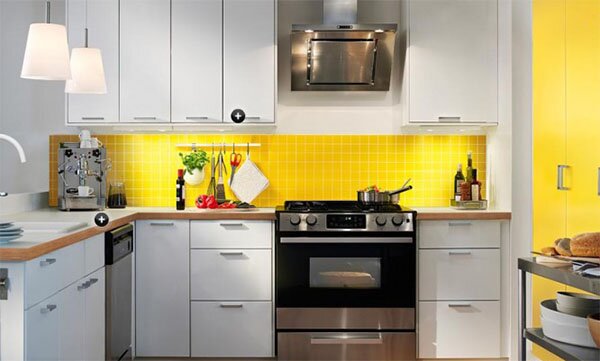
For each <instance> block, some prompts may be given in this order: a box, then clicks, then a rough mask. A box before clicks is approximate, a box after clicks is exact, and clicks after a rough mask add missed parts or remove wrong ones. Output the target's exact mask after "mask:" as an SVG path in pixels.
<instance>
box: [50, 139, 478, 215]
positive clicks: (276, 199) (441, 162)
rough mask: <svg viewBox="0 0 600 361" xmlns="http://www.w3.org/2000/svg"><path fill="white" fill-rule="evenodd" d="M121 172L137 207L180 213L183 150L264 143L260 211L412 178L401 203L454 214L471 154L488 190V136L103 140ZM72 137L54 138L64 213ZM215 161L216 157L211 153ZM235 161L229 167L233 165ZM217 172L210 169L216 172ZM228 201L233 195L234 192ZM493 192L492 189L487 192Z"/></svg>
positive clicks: (53, 186)
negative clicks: (67, 146)
mask: <svg viewBox="0 0 600 361" xmlns="http://www.w3.org/2000/svg"><path fill="white" fill-rule="evenodd" d="M98 137H99V138H100V140H101V141H102V142H103V143H104V144H105V146H106V148H107V152H108V156H109V157H110V158H111V159H112V162H113V169H112V170H111V171H110V172H109V176H108V178H109V182H110V181H112V180H120V181H123V182H124V183H125V187H126V191H127V200H128V202H129V205H131V206H160V207H174V206H175V197H174V196H175V187H174V185H175V178H176V176H177V169H178V168H183V167H182V165H181V162H180V159H179V156H178V154H179V152H187V151H190V150H189V149H179V148H177V147H176V144H178V143H213V142H214V143H215V144H217V143H221V142H225V143H232V142H235V143H238V144H239V146H238V148H237V150H238V151H241V152H242V153H244V159H245V147H244V146H243V144H245V143H247V142H250V143H261V144H262V146H261V147H260V148H252V149H251V158H252V160H253V161H254V162H255V163H257V164H258V166H259V167H260V169H261V170H262V171H263V172H264V173H265V175H266V176H267V178H268V179H269V181H270V184H271V185H270V187H269V188H268V189H267V190H266V191H265V192H263V193H262V194H261V195H260V196H259V197H258V198H257V199H256V200H255V201H254V202H253V203H254V204H256V205H257V206H276V205H280V204H283V202H284V201H285V200H292V199H355V197H356V190H357V189H359V188H364V187H366V186H369V185H372V184H377V185H379V186H380V187H383V188H385V189H394V188H398V187H400V186H401V185H402V183H404V181H405V180H406V179H407V178H409V177H411V178H412V179H413V180H412V185H413V186H414V189H413V190H412V191H410V192H407V193H404V194H403V195H402V196H401V203H402V204H403V205H406V206H412V207H415V206H448V205H449V200H450V199H451V198H452V197H453V190H452V182H453V179H454V174H455V173H456V166H457V164H458V163H463V164H464V165H465V167H466V157H467V151H469V150H472V151H473V161H474V162H473V166H474V167H475V168H477V169H479V170H480V171H479V173H478V174H479V179H480V181H481V182H482V183H483V184H484V185H485V167H486V163H485V162H486V146H485V145H486V138H485V136H413V135H385V136H381V135H373V136H371V135H368V136H367V135H196V134H159V135H154V134H153V135H145V134H129V135H100V136H98ZM76 140H77V138H76V137H75V136H71V135H53V136H50V204H51V205H56V191H57V174H56V171H55V170H56V162H57V159H56V150H57V149H58V145H59V143H60V142H65V141H76ZM204 150H205V151H207V152H209V153H210V149H204ZM228 160H229V158H228V155H227V157H226V161H228ZM209 168H210V167H209ZM209 168H207V169H206V171H207V175H206V179H205V181H204V182H203V183H202V184H201V185H199V186H188V188H187V199H186V201H187V205H188V206H193V205H194V199H195V197H197V196H198V195H199V194H203V193H206V189H207V187H208V182H209V173H210V171H209ZM226 190H227V194H228V196H229V197H232V193H231V192H229V189H228V188H227V185H226ZM482 192H485V189H483V190H482Z"/></svg>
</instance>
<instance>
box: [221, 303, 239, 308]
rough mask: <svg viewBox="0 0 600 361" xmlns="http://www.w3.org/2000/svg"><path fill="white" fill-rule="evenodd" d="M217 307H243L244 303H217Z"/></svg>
mask: <svg viewBox="0 0 600 361" xmlns="http://www.w3.org/2000/svg"><path fill="white" fill-rule="evenodd" d="M219 307H221V308H242V307H244V305H243V304H241V303H221V304H219Z"/></svg>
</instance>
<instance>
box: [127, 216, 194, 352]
mask: <svg viewBox="0 0 600 361" xmlns="http://www.w3.org/2000/svg"><path fill="white" fill-rule="evenodd" d="M189 227H190V223H189V221H138V222H136V256H135V259H136V263H135V274H136V287H135V289H136V295H135V300H136V317H135V320H136V332H135V333H136V354H137V356H140V357H149V356H152V357H158V356H165V357H173V356H180V357H189V356H190V342H189V341H190V291H189V284H190V283H189V276H190V267H189V259H190V233H189Z"/></svg>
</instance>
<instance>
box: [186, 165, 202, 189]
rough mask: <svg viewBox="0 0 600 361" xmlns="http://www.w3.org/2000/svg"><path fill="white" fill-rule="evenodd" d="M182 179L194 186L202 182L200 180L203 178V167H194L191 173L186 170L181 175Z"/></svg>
mask: <svg viewBox="0 0 600 361" xmlns="http://www.w3.org/2000/svg"><path fill="white" fill-rule="evenodd" d="M183 179H184V180H185V182H186V183H187V184H189V185H192V186H196V185H198V184H200V183H202V181H203V180H204V169H202V170H199V169H194V171H193V172H192V173H190V172H188V171H187V170H186V171H185V174H184V175H183Z"/></svg>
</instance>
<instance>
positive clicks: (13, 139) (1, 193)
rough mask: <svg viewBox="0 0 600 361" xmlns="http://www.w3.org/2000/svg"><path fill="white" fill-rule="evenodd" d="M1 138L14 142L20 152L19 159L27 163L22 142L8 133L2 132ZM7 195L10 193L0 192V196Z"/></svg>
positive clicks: (13, 144)
mask: <svg viewBox="0 0 600 361" xmlns="http://www.w3.org/2000/svg"><path fill="white" fill-rule="evenodd" d="M0 140H6V141H7V142H9V143H10V144H12V146H13V147H15V149H16V150H17V153H19V159H20V160H21V163H25V162H26V161H27V159H26V158H25V151H23V147H22V146H21V144H19V142H17V140H16V139H15V138H13V137H11V136H8V135H6V134H0ZM7 195H8V193H6V192H0V197H6V196H7Z"/></svg>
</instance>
